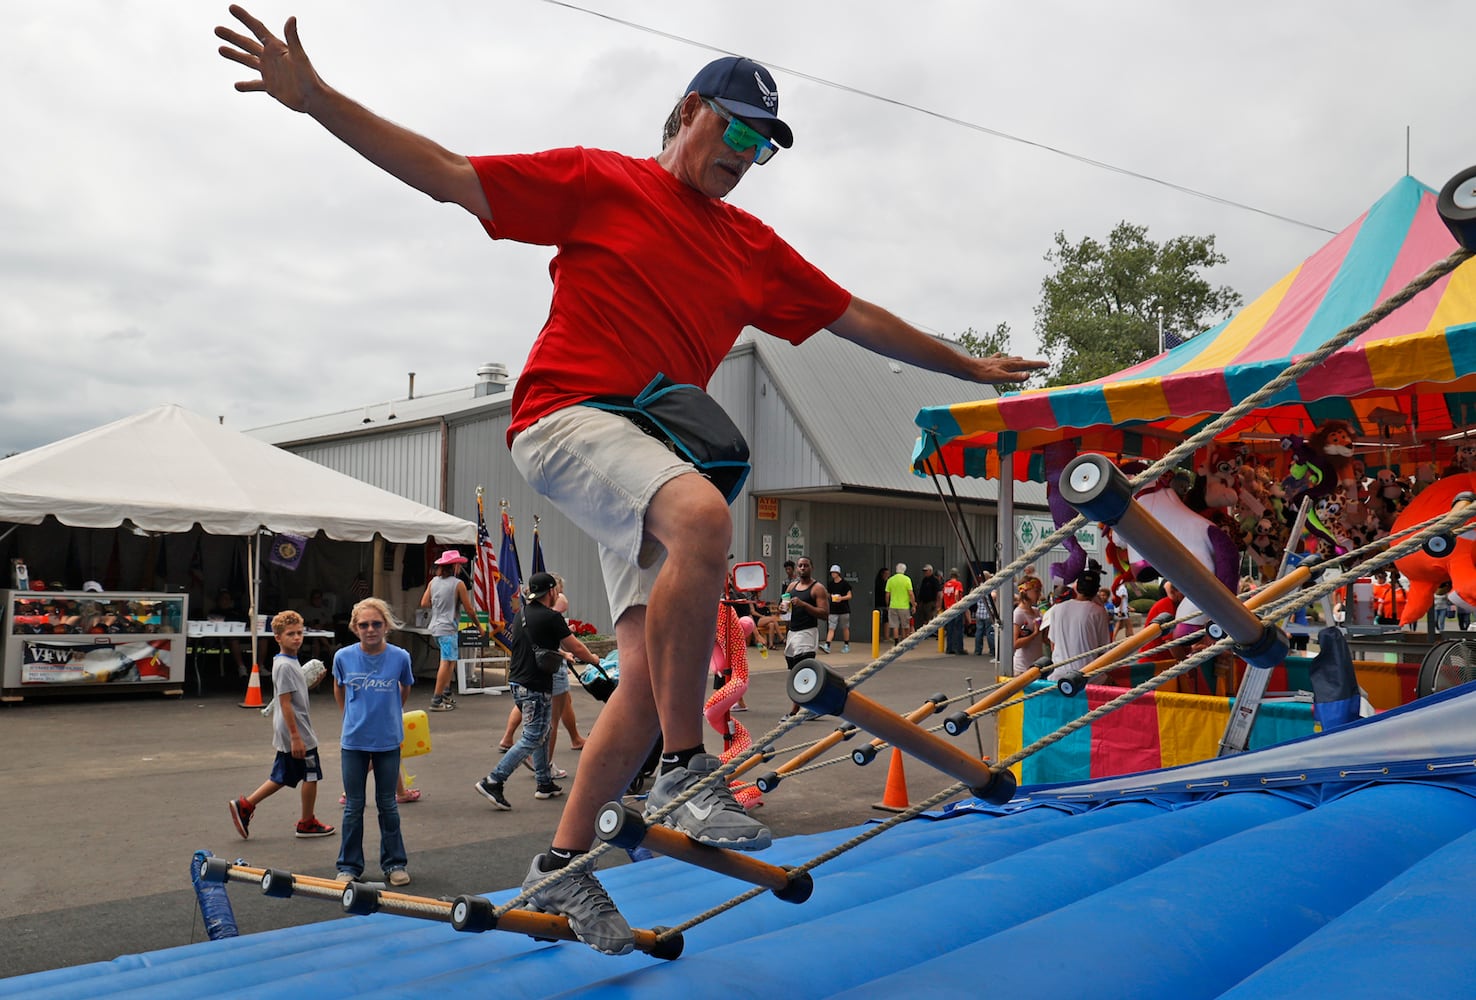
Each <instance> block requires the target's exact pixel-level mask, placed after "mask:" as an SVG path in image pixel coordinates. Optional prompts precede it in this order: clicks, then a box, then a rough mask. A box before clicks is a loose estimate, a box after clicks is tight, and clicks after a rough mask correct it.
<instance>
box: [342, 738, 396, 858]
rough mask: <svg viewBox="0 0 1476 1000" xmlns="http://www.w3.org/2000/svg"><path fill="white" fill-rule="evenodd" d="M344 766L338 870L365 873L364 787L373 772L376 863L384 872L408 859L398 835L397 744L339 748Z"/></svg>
mask: <svg viewBox="0 0 1476 1000" xmlns="http://www.w3.org/2000/svg"><path fill="white" fill-rule="evenodd" d="M338 755H339V759H340V761H341V762H342V766H343V800H344V801H343V823H342V824H341V826H340V827H339V830H340V839H339V847H338V870H339V871H341V872H351V873H352V874H353V875H354V877H355V878H358V877H359V876H360V875H363V874H364V788H365V785H366V784H367V783H368V780H369V772H370V770H373V772H374V808H375V810H376V811H377V812H378V813H379V867H380V868H381V869H383V870H384V872H385V873H386V874H388V873H390V872H392V871H394V870H395V869H397V868H404V867H405V865H406V864H408V863H409V858H407V857H406V856H405V841H404V839H403V838H402V837H401V836H400V807H399V806H398V805H397V804H396V803H395V782H396V780H397V779H398V778H399V776H400V748H399V747H395V748H394V749H393V750H376V751H373V752H371V751H368V750H344V749H340V750H339V751H338Z"/></svg>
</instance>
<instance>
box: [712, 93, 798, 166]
mask: <svg viewBox="0 0 1476 1000" xmlns="http://www.w3.org/2000/svg"><path fill="white" fill-rule="evenodd" d="M702 100H703V101H704V102H705V103H706V104H707V106H708V107H709V108H711V109H712V111H713V114H715V115H717V116H718V117H719V118H721V119H722V120H723V121H725V122H727V123H728V127H727V128H726V129H725V130H724V131H723V141H724V142H726V143H727V144H728V147H729V148H730V149H732V150H733V151H734V152H738V153H746V152H748V151H749V150H750V149H751V150H753V162H754V163H757V164H759V165H763V164H765V163H768V162H769V161H770V160H772V159H773V158H774V154H775V153H777V152H779V147H778V146H776V145H774V143H773V142H772V141H771V140H770V139H769V138H768V137H767V136H765V135H764V134H763V133H762V132H760V131H759V130H758V129H756V128H754V127H753V126H752V125H750V124H748V123H747V122H746V121H744V120H743V119H742V118H737V117H735V116H734V115H732V114H731V113H730V112H729V111H728V110H727V109H726V108H724V107H723V106H722V105H721V104H719V103H718V102H717V101H714V100H711V99H710V98H706V97H704V98H703V99H702Z"/></svg>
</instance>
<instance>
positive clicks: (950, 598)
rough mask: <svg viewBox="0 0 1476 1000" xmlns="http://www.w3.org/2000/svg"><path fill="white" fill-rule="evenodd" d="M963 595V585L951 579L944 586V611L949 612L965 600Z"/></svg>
mask: <svg viewBox="0 0 1476 1000" xmlns="http://www.w3.org/2000/svg"><path fill="white" fill-rule="evenodd" d="M963 595H964V588H963V583H961V582H960V581H958V580H955V579H953V578H952V577H950V578H949V579H948V582H946V583H944V584H943V595H942V596H943V610H944V611H947V610H948V609H949V608H951V607H953V606H954V605H955V604H957V603H958V602H959V600H960V599H962V598H963Z"/></svg>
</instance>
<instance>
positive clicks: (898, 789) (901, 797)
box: [871, 747, 909, 813]
mask: <svg viewBox="0 0 1476 1000" xmlns="http://www.w3.org/2000/svg"><path fill="white" fill-rule="evenodd" d="M871 808H873V809H880V810H882V811H883V812H894V813H897V812H902V811H903V810H905V809H907V808H909V806H908V804H907V775H906V774H905V773H904V772H903V770H902V751H901V750H898V749H897V748H896V747H892V763H891V764H890V765H889V766H888V767H887V789H886V791H885V792H883V793H882V800H881V801H880V802H873V803H872V804H871Z"/></svg>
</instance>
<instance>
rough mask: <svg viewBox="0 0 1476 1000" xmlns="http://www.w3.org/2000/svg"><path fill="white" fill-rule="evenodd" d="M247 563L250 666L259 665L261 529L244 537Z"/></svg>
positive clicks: (255, 666)
mask: <svg viewBox="0 0 1476 1000" xmlns="http://www.w3.org/2000/svg"><path fill="white" fill-rule="evenodd" d="M246 549H247V552H246V556H247V560H246V562H247V565H248V566H250V567H251V666H252V668H253V669H255V668H257V667H259V665H260V661H259V660H257V658H256V606H257V603H258V599H259V597H260V593H259V592H260V590H261V529H260V528H257V529H255V530H253V531H252V532H251V534H250V536H249V537H248V538H247V539H246Z"/></svg>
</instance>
